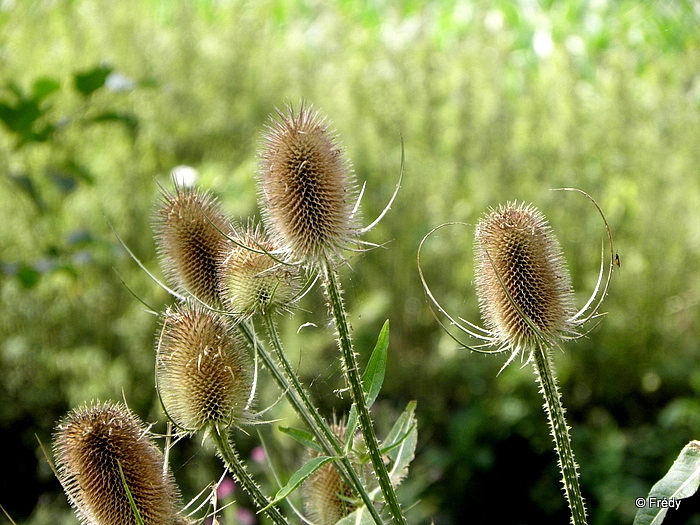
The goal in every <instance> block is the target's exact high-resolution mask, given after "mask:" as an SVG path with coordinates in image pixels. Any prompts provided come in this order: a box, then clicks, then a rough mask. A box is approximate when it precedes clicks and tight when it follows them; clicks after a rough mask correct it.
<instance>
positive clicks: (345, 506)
mask: <svg viewBox="0 0 700 525" xmlns="http://www.w3.org/2000/svg"><path fill="white" fill-rule="evenodd" d="M331 430H332V431H333V432H334V433H335V435H337V436H338V437H339V438H340V439H341V440H342V439H343V438H344V436H345V425H344V424H338V423H336V424H334V425H331ZM317 456H318V454H317V453H316V452H310V459H311V458H313V457H317ZM303 497H304V508H305V509H306V512H307V514H308V517H309V519H310V521H311V522H312V523H315V524H317V525H334V524H335V523H337V522H338V521H340V520H341V519H342V518H344V517H345V516H347V515H349V514H350V513H352V512H353V511H355V510H356V509H357V504H356V503H355V499H354V498H353V493H352V490H351V489H350V487H349V486H348V485H347V483H345V480H344V479H343V477H342V476H341V475H340V472H339V471H338V468H337V467H336V466H335V464H334V463H333V462H330V463H326V464H325V465H323V466H322V467H321V468H319V469H318V470H317V471H316V472H314V473H313V474H312V475H311V476H309V478H308V479H307V480H306V481H305V482H304V485H303Z"/></svg>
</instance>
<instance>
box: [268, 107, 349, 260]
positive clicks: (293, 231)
mask: <svg viewBox="0 0 700 525" xmlns="http://www.w3.org/2000/svg"><path fill="white" fill-rule="evenodd" d="M278 117H279V118H278V119H272V120H271V123H270V124H269V126H268V130H267V133H266V134H265V137H264V143H263V149H262V152H261V154H260V169H259V183H260V190H259V195H260V207H261V209H262V210H263V217H264V220H265V224H266V226H267V228H268V230H269V231H270V232H271V234H272V236H273V238H274V240H275V242H276V244H278V245H279V246H282V247H284V248H285V249H286V250H288V251H289V253H290V254H291V255H292V256H293V257H294V258H295V259H297V260H301V261H306V262H312V263H313V262H319V261H321V260H325V259H329V258H332V257H333V256H335V255H337V254H338V252H339V251H340V250H341V249H343V248H345V247H347V246H348V244H349V242H350V240H351V239H352V237H353V235H354V232H355V231H356V228H355V226H354V224H355V220H356V219H357V217H355V216H354V214H353V206H354V200H355V199H354V197H355V193H356V192H355V178H354V174H353V171H352V169H351V168H350V163H349V161H348V160H347V158H346V156H345V152H344V151H343V149H342V148H341V147H340V145H339V144H338V141H337V139H336V136H335V134H334V133H333V132H331V130H330V129H329V126H328V123H327V121H326V120H325V119H324V118H323V117H321V115H319V114H318V113H317V112H316V111H314V110H313V109H312V108H310V107H308V108H305V107H304V106H303V105H302V107H301V109H300V110H299V111H297V112H295V111H294V110H293V109H292V108H291V107H287V108H286V112H281V111H278Z"/></svg>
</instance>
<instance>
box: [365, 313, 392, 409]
mask: <svg viewBox="0 0 700 525" xmlns="http://www.w3.org/2000/svg"><path fill="white" fill-rule="evenodd" d="M388 349H389V321H388V320H387V321H385V322H384V326H382V329H381V331H380V332H379V337H378V338H377V344H376V345H375V347H374V351H373V352H372V355H371V356H370V358H369V362H368V363H367V368H366V369H365V373H364V374H362V389H363V390H364V392H365V398H366V399H367V408H370V407H371V406H372V404H373V403H374V401H375V400H376V399H377V396H378V395H379V391H380V390H381V389H382V384H383V383H384V373H385V372H386V354H387V350H388Z"/></svg>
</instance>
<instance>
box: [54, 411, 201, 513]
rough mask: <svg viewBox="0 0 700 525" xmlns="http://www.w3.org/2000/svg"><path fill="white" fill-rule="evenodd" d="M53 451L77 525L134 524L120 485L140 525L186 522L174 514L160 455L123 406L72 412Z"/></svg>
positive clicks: (174, 496) (175, 499) (174, 498)
mask: <svg viewBox="0 0 700 525" xmlns="http://www.w3.org/2000/svg"><path fill="white" fill-rule="evenodd" d="M53 449H54V454H55V457H56V465H57V470H58V476H59V480H60V482H61V484H62V485H63V488H64V490H65V492H66V495H67V496H68V499H69V500H70V502H71V504H72V505H73V507H74V508H75V510H76V513H77V515H78V518H79V519H80V521H81V523H86V524H91V525H129V524H134V525H135V524H136V523H137V522H136V518H135V516H134V511H133V510H132V508H131V504H130V502H129V499H128V496H127V492H126V490H125V489H124V481H125V482H126V485H127V487H128V488H129V492H130V493H131V496H132V497H133V500H134V502H135V504H136V507H137V509H138V512H139V515H140V516H141V518H142V519H143V522H144V524H145V525H173V524H185V523H188V520H186V518H184V517H182V516H180V515H178V513H177V510H176V508H177V506H178V504H179V493H178V490H177V487H176V485H175V482H174V480H173V478H172V476H171V475H170V474H166V473H165V472H166V471H165V470H164V468H163V467H164V459H163V454H162V453H161V451H160V450H159V449H158V447H157V446H156V445H155V444H154V443H153V441H152V439H151V438H150V437H149V434H148V432H147V429H146V428H145V427H144V425H143V423H142V422H141V421H140V420H139V419H138V418H137V417H136V416H135V415H134V414H133V413H132V412H131V411H130V410H129V409H128V408H127V407H126V406H124V405H123V404H119V403H93V404H92V405H90V406H87V405H86V406H83V407H80V408H77V409H75V410H73V411H72V412H70V413H69V414H68V415H67V416H66V417H65V418H64V419H63V420H61V421H60V422H59V423H58V425H57V428H56V432H55V434H54V442H53ZM120 469H121V472H120ZM122 473H123V479H122Z"/></svg>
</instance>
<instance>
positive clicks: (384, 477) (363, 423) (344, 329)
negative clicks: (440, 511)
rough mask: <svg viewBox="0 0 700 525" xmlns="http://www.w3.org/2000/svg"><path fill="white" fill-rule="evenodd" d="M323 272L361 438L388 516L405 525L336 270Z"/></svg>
mask: <svg viewBox="0 0 700 525" xmlns="http://www.w3.org/2000/svg"><path fill="white" fill-rule="evenodd" d="M324 270H325V275H324V277H325V279H324V291H325V292H326V296H327V297H328V302H329V303H330V307H331V312H332V314H333V319H334V321H335V326H336V330H337V332H338V333H337V337H338V345H339V346H340V351H341V354H342V358H343V364H344V367H345V376H346V378H347V381H348V383H349V385H350V392H351V394H352V400H353V402H354V403H355V406H356V407H357V415H358V419H359V421H360V429H361V430H362V435H363V436H364V439H365V444H366V445H367V451H368V452H369V457H370V460H371V461H372V466H373V467H374V473H375V474H376V476H377V480H378V481H379V487H380V489H381V491H382V495H383V496H384V501H385V502H386V504H387V507H388V509H389V513H390V514H391V519H392V521H393V522H394V523H395V525H406V518H405V517H404V515H403V512H401V506H400V505H399V501H398V499H397V497H396V492H395V491H394V486H393V485H392V484H391V480H390V479H389V473H388V472H387V470H386V465H385V464H384V460H383V459H382V454H381V451H380V449H379V442H378V440H377V435H376V434H375V432H374V425H373V424H372V417H371V416H370V413H369V408H367V402H366V400H365V394H364V391H363V389H362V380H361V379H360V372H359V369H358V366H357V359H356V357H355V351H354V349H353V345H352V339H351V338H350V329H349V327H348V318H347V314H346V313H345V306H344V305H343V298H342V292H341V289H340V283H339V282H338V275H337V273H336V271H335V269H334V268H333V267H332V266H331V262H330V261H328V260H327V261H326V265H325V268H324Z"/></svg>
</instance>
